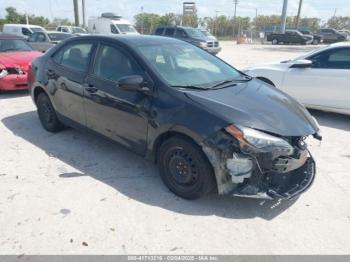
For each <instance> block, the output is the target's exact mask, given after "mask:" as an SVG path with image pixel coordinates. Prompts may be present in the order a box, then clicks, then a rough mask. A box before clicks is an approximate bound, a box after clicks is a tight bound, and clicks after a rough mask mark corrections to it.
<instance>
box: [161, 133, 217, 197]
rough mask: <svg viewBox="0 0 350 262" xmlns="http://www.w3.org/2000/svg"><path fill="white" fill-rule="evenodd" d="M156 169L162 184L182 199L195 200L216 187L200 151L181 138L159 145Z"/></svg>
mask: <svg viewBox="0 0 350 262" xmlns="http://www.w3.org/2000/svg"><path fill="white" fill-rule="evenodd" d="M158 166H159V171H160V176H161V178H162V180H163V182H164V184H165V185H166V186H167V187H168V188H169V190H170V191H171V192H173V193H174V194H176V195H178V196H180V197H182V198H185V199H190V200H193V199H198V198H200V197H202V196H204V195H206V194H208V193H210V192H211V191H212V190H213V189H214V187H215V185H216V183H215V175H214V171H213V168H212V166H211V164H210V163H209V161H208V159H207V158H206V156H205V155H204V153H203V151H202V150H201V148H200V147H199V146H198V145H196V144H195V143H193V142H192V141H191V140H190V139H187V138H185V137H180V136H177V137H171V138H169V139H168V140H166V141H165V142H164V143H163V144H162V145H161V147H160V149H159V152H158Z"/></svg>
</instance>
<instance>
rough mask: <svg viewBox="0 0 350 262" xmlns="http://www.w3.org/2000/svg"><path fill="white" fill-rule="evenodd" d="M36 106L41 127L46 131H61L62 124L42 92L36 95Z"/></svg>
mask: <svg viewBox="0 0 350 262" xmlns="http://www.w3.org/2000/svg"><path fill="white" fill-rule="evenodd" d="M36 105H37V108H38V115H39V119H40V122H41V125H42V126H43V127H44V128H45V129H46V130H47V131H49V132H58V131H60V130H62V129H63V124H62V123H61V122H60V121H59V120H58V118H57V115H56V111H55V109H54V108H53V106H52V103H51V101H50V98H49V97H48V96H47V95H46V94H45V93H43V92H42V93H40V94H39V95H38V98H37V100H36Z"/></svg>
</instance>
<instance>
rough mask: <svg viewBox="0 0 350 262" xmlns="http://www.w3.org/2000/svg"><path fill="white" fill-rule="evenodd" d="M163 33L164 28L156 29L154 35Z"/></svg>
mask: <svg viewBox="0 0 350 262" xmlns="http://www.w3.org/2000/svg"><path fill="white" fill-rule="evenodd" d="M163 31H164V28H162V27H160V28H157V30H156V31H155V32H154V34H156V35H162V34H163Z"/></svg>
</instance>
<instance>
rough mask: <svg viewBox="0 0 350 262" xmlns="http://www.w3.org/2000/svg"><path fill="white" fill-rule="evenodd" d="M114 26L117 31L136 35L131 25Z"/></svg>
mask: <svg viewBox="0 0 350 262" xmlns="http://www.w3.org/2000/svg"><path fill="white" fill-rule="evenodd" d="M115 26H116V27H118V28H119V31H120V32H122V33H136V30H135V28H134V27H133V26H132V25H128V24H116V25H115Z"/></svg>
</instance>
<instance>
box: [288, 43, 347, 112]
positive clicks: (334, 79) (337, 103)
mask: <svg viewBox="0 0 350 262" xmlns="http://www.w3.org/2000/svg"><path fill="white" fill-rule="evenodd" d="M307 59H310V60H312V61H313V66H312V67H311V68H290V69H289V70H288V72H287V73H286V74H285V78H284V81H283V88H282V89H283V90H284V91H286V92H287V93H289V94H291V95H292V96H294V97H296V98H297V99H299V100H300V101H301V102H303V103H304V104H306V105H310V106H321V107H325V108H329V109H332V108H336V109H346V110H350V102H349V101H350V85H349V83H350V48H348V47H347V48H334V49H332V50H328V51H325V52H322V53H320V54H315V55H313V56H311V57H309V58H307Z"/></svg>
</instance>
